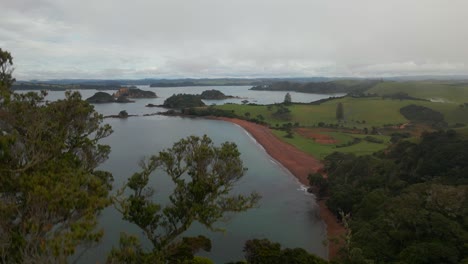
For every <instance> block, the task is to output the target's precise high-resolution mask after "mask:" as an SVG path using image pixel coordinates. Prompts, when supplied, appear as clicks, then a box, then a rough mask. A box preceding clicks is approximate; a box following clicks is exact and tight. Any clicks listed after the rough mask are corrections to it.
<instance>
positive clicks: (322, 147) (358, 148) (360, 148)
mask: <svg viewBox="0 0 468 264" xmlns="http://www.w3.org/2000/svg"><path fill="white" fill-rule="evenodd" d="M273 133H274V134H275V135H276V136H277V137H278V138H280V139H281V140H283V141H286V142H288V143H289V144H291V145H293V146H295V147H297V148H298V149H300V150H302V151H304V152H306V153H309V154H311V155H313V156H315V157H317V158H319V159H323V158H325V157H326V156H327V155H329V154H331V153H333V152H335V151H339V152H344V153H354V154H356V155H367V154H372V153H374V152H376V151H380V150H383V149H385V148H386V147H387V146H388V144H389V140H390V137H389V136H380V135H373V136H372V137H375V138H378V139H380V140H382V141H383V142H384V143H371V142H368V141H365V140H364V138H365V137H366V135H362V134H348V133H344V132H321V134H326V135H329V136H330V137H331V138H333V139H336V140H337V141H338V142H337V143H336V144H321V143H318V142H316V141H314V140H313V139H310V138H307V137H304V136H302V135H299V134H297V133H294V136H293V138H287V137H285V135H286V133H285V132H284V131H280V130H273ZM354 138H360V139H362V141H361V142H360V143H357V144H354V145H350V146H348V147H337V145H341V144H346V143H348V142H351V141H353V139H354Z"/></svg>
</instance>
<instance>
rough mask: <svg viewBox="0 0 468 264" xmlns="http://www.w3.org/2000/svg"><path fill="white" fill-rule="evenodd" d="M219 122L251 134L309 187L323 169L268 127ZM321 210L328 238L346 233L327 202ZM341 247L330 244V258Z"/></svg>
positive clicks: (237, 121) (230, 119)
mask: <svg viewBox="0 0 468 264" xmlns="http://www.w3.org/2000/svg"><path fill="white" fill-rule="evenodd" d="M216 119H219V120H224V121H228V122H231V123H234V124H237V125H239V126H241V127H242V128H244V129H245V130H246V131H247V132H249V133H250V134H251V135H252V136H253V137H254V138H255V140H257V142H258V143H259V144H261V145H262V146H263V148H264V149H265V151H266V152H267V153H268V154H269V155H270V156H271V157H272V158H274V159H275V160H277V161H278V162H279V163H281V164H282V165H283V166H284V167H285V168H287V169H288V170H289V171H290V172H291V173H292V174H293V175H294V176H295V177H297V178H298V179H299V181H300V182H301V183H302V184H304V185H306V186H308V185H309V181H308V179H307V176H308V175H309V173H311V172H317V171H319V170H320V169H322V167H323V165H322V164H321V162H320V161H319V160H318V159H316V158H314V157H313V156H311V155H310V154H307V153H305V152H303V151H301V150H298V149H297V148H295V147H294V146H292V145H290V144H288V143H285V142H283V141H281V140H280V139H278V138H277V137H276V136H275V135H273V133H271V131H270V129H269V128H268V127H265V126H262V125H258V124H255V123H252V122H248V121H245V120H240V119H233V118H216ZM317 202H318V204H319V208H320V217H321V218H322V219H323V221H324V222H325V224H326V225H327V234H328V238H329V239H330V238H337V237H339V236H340V235H341V234H343V233H344V231H345V230H344V228H343V226H342V225H341V224H339V222H338V220H337V219H336V217H335V216H334V215H333V213H332V212H331V211H330V210H328V208H327V206H326V205H325V201H317ZM338 250H339V247H338V246H337V245H336V244H335V243H333V242H330V241H329V243H328V258H329V259H334V257H336V256H337V254H338Z"/></svg>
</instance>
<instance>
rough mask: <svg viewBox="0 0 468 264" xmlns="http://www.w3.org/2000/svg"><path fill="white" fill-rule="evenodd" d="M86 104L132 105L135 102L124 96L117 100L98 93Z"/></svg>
mask: <svg viewBox="0 0 468 264" xmlns="http://www.w3.org/2000/svg"><path fill="white" fill-rule="evenodd" d="M86 102H88V103H92V104H104V103H132V102H134V101H131V100H129V99H127V98H126V97H123V96H120V97H118V98H115V97H114V96H112V95H110V94H108V93H105V92H97V93H95V94H94V95H93V96H91V97H89V98H88V99H86Z"/></svg>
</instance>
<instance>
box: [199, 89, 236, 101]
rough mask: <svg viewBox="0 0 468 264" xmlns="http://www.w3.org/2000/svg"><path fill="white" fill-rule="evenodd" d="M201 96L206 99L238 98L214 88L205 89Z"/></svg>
mask: <svg viewBox="0 0 468 264" xmlns="http://www.w3.org/2000/svg"><path fill="white" fill-rule="evenodd" d="M200 96H201V99H205V100H224V99H229V98H237V97H235V96H232V95H225V94H224V93H223V92H221V91H218V90H214V89H212V90H206V91H203V92H202V93H201V95H200Z"/></svg>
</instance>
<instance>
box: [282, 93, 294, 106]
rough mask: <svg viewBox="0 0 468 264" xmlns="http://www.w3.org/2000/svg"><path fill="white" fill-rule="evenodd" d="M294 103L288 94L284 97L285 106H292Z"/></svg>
mask: <svg viewBox="0 0 468 264" xmlns="http://www.w3.org/2000/svg"><path fill="white" fill-rule="evenodd" d="M291 103H292V99H291V94H289V93H286V95H285V96H284V100H283V104H285V105H290V104H291Z"/></svg>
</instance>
